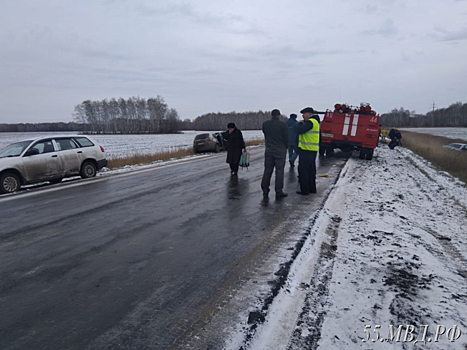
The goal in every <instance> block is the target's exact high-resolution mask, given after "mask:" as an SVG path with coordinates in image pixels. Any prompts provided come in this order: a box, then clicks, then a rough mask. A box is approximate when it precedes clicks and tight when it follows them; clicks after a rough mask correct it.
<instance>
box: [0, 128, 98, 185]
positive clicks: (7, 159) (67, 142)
mask: <svg viewBox="0 0 467 350" xmlns="http://www.w3.org/2000/svg"><path fill="white" fill-rule="evenodd" d="M105 166H107V160H106V159H105V156H104V148H102V146H100V145H99V144H98V143H97V142H95V141H94V140H92V139H91V138H89V137H87V136H83V135H71V136H54V137H50V136H45V137H40V138H37V139H34V140H26V141H20V142H16V143H13V144H11V145H9V146H7V147H6V148H4V149H3V150H0V193H11V192H15V191H18V190H19V189H20V187H21V185H27V184H32V183H37V182H43V181H49V182H51V183H58V182H60V181H62V179H63V178H64V177H69V176H74V175H80V176H81V177H82V178H88V177H94V176H96V173H97V172H98V171H99V170H100V169H102V168H103V167H105Z"/></svg>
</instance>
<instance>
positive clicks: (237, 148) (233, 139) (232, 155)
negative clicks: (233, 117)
mask: <svg viewBox="0 0 467 350" xmlns="http://www.w3.org/2000/svg"><path fill="white" fill-rule="evenodd" d="M227 129H228V131H226V132H224V133H223V135H224V138H225V139H226V140H227V163H229V164H230V171H231V174H232V175H237V172H238V164H239V163H240V157H241V156H242V150H243V149H244V150H245V151H246V147H245V141H244V140H243V135H242V132H241V131H240V130H238V129H237V128H236V127H235V124H234V123H229V124H227Z"/></svg>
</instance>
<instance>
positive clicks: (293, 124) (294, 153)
mask: <svg viewBox="0 0 467 350" xmlns="http://www.w3.org/2000/svg"><path fill="white" fill-rule="evenodd" d="M297 124H298V122H297V115H296V114H293V113H292V114H291V115H290V118H289V120H287V126H288V127H289V140H290V141H289V163H290V166H291V167H292V168H293V167H294V166H295V164H294V163H295V160H296V159H297V157H298V144H297Z"/></svg>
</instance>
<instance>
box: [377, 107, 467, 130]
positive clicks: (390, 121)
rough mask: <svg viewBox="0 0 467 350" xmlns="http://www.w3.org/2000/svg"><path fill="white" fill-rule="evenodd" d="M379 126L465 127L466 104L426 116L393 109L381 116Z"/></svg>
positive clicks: (437, 110) (466, 121) (429, 113)
mask: <svg viewBox="0 0 467 350" xmlns="http://www.w3.org/2000/svg"><path fill="white" fill-rule="evenodd" d="M380 120H381V124H382V125H383V126H388V127H392V126H394V127H413V128H422V127H467V103H464V104H463V103H462V102H456V103H453V104H452V105H450V106H449V107H447V108H439V109H436V110H434V111H430V112H428V113H427V114H417V113H415V111H409V110H406V109H404V108H399V109H397V108H395V109H393V110H392V111H391V112H389V113H384V114H382V115H381V119H380Z"/></svg>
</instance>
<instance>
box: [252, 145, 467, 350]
mask: <svg viewBox="0 0 467 350" xmlns="http://www.w3.org/2000/svg"><path fill="white" fill-rule="evenodd" d="M465 200H466V189H465V187H464V186H463V185H462V184H461V183H460V182H459V181H456V180H455V179H453V178H452V177H450V176H448V175H446V174H445V173H440V172H438V171H436V170H435V169H433V168H431V167H430V166H429V164H428V163H427V162H425V161H424V160H422V159H420V158H419V157H417V156H415V155H414V154H413V153H412V152H410V151H408V150H406V149H400V148H397V149H396V150H394V151H391V150H389V148H387V147H384V148H379V149H377V151H376V153H375V157H374V158H373V160H372V161H362V160H358V159H354V158H351V159H350V160H349V162H348V164H347V169H346V172H345V174H343V175H342V176H341V178H340V179H339V181H338V183H337V184H336V188H335V189H334V191H333V193H332V194H331V196H330V197H329V198H328V201H327V203H326V205H325V208H324V210H323V213H322V215H325V216H327V218H328V220H327V222H326V221H325V220H324V219H323V220H321V221H318V222H321V227H320V228H319V227H317V228H314V230H315V232H316V233H315V237H313V238H316V239H317V240H318V237H320V238H319V240H320V241H322V242H323V243H322V244H321V248H320V249H319V252H317V249H316V247H312V246H311V244H312V240H311V239H310V240H309V242H307V243H306V244H305V245H304V247H303V248H304V249H303V250H302V253H300V255H299V257H298V258H297V260H296V262H295V263H294V265H296V264H297V265H298V266H300V262H301V261H306V260H307V259H308V260H310V257H306V256H303V255H302V254H307V252H308V253H309V254H318V256H315V257H314V258H313V259H314V260H315V262H314V263H313V264H311V265H309V267H308V268H310V269H311V270H310V271H308V274H309V275H311V276H312V277H311V279H307V280H304V279H303V278H304V276H305V275H306V273H297V272H295V273H292V274H291V275H290V276H291V277H290V280H289V281H288V285H289V286H293V287H294V288H295V289H296V290H298V289H302V290H303V288H306V289H307V293H306V295H305V296H304V298H305V301H304V303H303V307H302V309H301V310H300V312H299V314H298V317H296V322H295V325H294V326H293V327H291V329H293V331H292V334H291V335H290V334H289V335H290V336H289V337H286V336H284V335H282V337H281V338H278V339H275V348H276V349H286V348H287V349H316V348H317V347H319V348H320V349H326V350H327V349H330V350H332V349H336V350H337V349H339V350H341V349H408V348H414V349H421V348H425V347H426V348H429V349H459V350H461V349H462V350H465V349H467V283H466V282H467V236H466V231H467V230H466V227H467V207H466V205H465ZM323 223H324V225H323ZM303 265H304V264H302V267H301V269H303V268H306V266H303ZM305 265H306V264H305ZM294 268H295V269H296V270H297V267H296V266H295V267H294V266H292V269H294ZM292 269H291V271H292ZM297 271H300V267H299V268H298V270H297ZM302 272H303V271H302ZM299 276H300V277H299ZM281 293H282V296H281ZM281 293H280V294H279V296H278V297H277V301H280V300H282V301H283V300H284V298H285V297H284V295H286V294H293V292H292V293H290V291H288V292H287V291H286V290H285V291H284V290H283V291H282V292H281ZM296 294H298V295H300V293H296ZM274 303H275V304H274ZM274 303H273V307H272V308H271V313H270V314H269V315H268V318H267V322H266V323H265V325H264V326H262V327H261V329H260V330H259V332H258V335H257V337H256V339H255V340H254V341H253V346H252V347H251V348H252V349H266V348H267V347H268V346H269V345H265V344H270V342H268V341H265V339H267V338H268V337H269V338H270V336H271V334H273V333H274V332H273V331H271V329H270V328H271V327H270V325H271V324H272V325H275V326H277V327H280V328H279V329H282V330H283V329H284V328H290V325H289V326H285V325H284V324H282V326H281V322H282V321H283V320H286V322H287V319H290V318H291V317H290V314H289V315H287V317H285V318H284V319H281V315H283V313H284V312H283V311H284V310H282V312H281V305H278V303H276V301H275V302H274ZM282 308H283V307H282ZM274 311H276V312H274ZM286 311H287V310H286ZM377 325H378V326H381V328H377V330H378V331H379V334H380V337H379V338H378V339H376V337H377V334H376V332H374V329H375V326H377ZM391 325H392V326H393V327H394V328H393V329H394V333H395V334H396V337H395V339H394V340H393V341H391V342H388V338H390V326H391ZM399 325H402V329H401V335H400V340H399V341H396V340H397V330H398V327H399ZM410 325H413V326H414V330H413V339H411V335H410V334H409V333H408V334H407V337H406V329H407V326H410ZM425 325H426V326H427V334H426V336H425V337H423V332H424V330H425V327H422V326H425ZM438 325H440V326H441V325H442V326H444V327H445V332H444V333H445V334H443V335H441V336H439V341H438V342H434V339H435V332H436V330H437V326H438ZM367 326H370V327H367ZM453 326H457V327H458V328H457V330H456V331H453V330H452V327H453ZM365 327H367V331H368V334H369V340H368V341H366V342H364V341H363V339H365V340H366V339H367V333H365V329H366V328H365ZM268 328H269V329H268ZM449 329H451V331H450V332H449ZM442 330H443V328H440V331H442ZM459 330H460V332H461V333H459ZM409 332H410V327H409ZM447 333H449V334H448V335H449V336H450V338H451V340H454V338H456V337H458V336H459V339H457V340H454V341H450V340H449V339H448V338H447V336H446V334H447ZM380 338H383V340H384V341H381V339H380ZM372 339H375V340H377V343H376V342H372ZM405 339H406V341H404V340H405ZM422 339H424V340H425V341H426V344H425V343H424V342H421V340H422ZM429 339H430V340H432V341H431V342H430V341H429ZM416 340H419V341H418V342H417V343H416V344H414V343H415V341H416Z"/></svg>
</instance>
